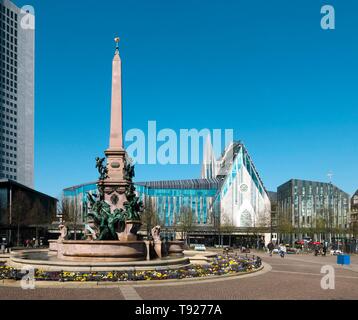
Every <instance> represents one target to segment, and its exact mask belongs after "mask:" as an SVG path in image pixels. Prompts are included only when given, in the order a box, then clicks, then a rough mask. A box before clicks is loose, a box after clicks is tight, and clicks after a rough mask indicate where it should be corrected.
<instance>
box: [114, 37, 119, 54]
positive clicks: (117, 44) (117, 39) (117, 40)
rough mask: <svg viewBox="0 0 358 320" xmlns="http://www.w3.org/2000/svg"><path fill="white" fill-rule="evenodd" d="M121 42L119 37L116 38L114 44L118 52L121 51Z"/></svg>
mask: <svg viewBox="0 0 358 320" xmlns="http://www.w3.org/2000/svg"><path fill="white" fill-rule="evenodd" d="M119 41H120V39H119V37H115V38H114V42H115V43H116V51H119Z"/></svg>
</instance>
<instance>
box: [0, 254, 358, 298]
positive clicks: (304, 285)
mask: <svg viewBox="0 0 358 320" xmlns="http://www.w3.org/2000/svg"><path fill="white" fill-rule="evenodd" d="M261 257H262V259H263V261H264V262H266V263H268V264H270V265H271V266H272V270H271V271H270V272H267V273H264V274H259V275H257V276H252V277H248V278H240V277H237V278H229V279H227V280H224V281H223V280H221V281H216V282H206V283H200V281H197V282H195V283H190V284H189V283H183V284H182V283H180V282H179V283H178V282H176V283H174V284H168V285H160V286H154V285H148V283H147V282H146V283H145V284H142V283H139V284H134V285H126V286H122V287H121V286H117V287H108V288H58V287H53V288H37V289H35V290H22V289H20V288H14V287H3V286H1V285H0V299H2V300H4V299H71V300H72V299H84V300H88V299H96V300H98V299H143V300H170V299H173V300H194V299H198V300H201V299H203V300H210V299H235V300H236V299H239V300H247V299H309V300H310V299H337V300H340V299H358V257H357V256H354V257H351V262H352V264H351V266H350V267H349V269H348V268H347V267H342V266H339V265H337V264H336V257H332V256H327V257H320V256H318V257H314V256H313V255H288V256H286V257H285V258H280V257H279V256H277V255H276V256H273V257H269V256H268V255H267V254H265V253H263V254H261ZM324 265H332V266H334V270H335V289H334V290H324V289H322V288H321V279H322V277H323V276H324V274H323V273H321V268H322V266H324Z"/></svg>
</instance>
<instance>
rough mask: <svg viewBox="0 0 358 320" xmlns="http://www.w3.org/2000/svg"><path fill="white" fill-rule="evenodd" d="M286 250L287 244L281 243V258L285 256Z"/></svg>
mask: <svg viewBox="0 0 358 320" xmlns="http://www.w3.org/2000/svg"><path fill="white" fill-rule="evenodd" d="M286 251H287V249H286V246H285V245H283V244H281V245H280V256H281V258H284V257H285V254H286Z"/></svg>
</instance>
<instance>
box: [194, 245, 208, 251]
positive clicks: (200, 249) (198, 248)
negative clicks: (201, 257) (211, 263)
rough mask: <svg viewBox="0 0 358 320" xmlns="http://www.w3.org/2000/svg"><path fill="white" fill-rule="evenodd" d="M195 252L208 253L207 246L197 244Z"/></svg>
mask: <svg viewBox="0 0 358 320" xmlns="http://www.w3.org/2000/svg"><path fill="white" fill-rule="evenodd" d="M194 250H195V251H206V248H205V246H204V245H203V244H196V245H195V246H194Z"/></svg>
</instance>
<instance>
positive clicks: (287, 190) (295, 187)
mask: <svg viewBox="0 0 358 320" xmlns="http://www.w3.org/2000/svg"><path fill="white" fill-rule="evenodd" d="M349 201H350V197H349V195H348V194H347V193H345V192H344V191H342V190H340V189H339V188H337V187H336V186H334V185H333V184H331V183H324V182H314V181H306V180H296V179H292V180H290V181H288V182H286V183H284V184H283V185H281V186H279V187H278V188H277V213H278V218H279V222H281V223H282V222H285V223H286V224H287V223H288V224H290V225H291V226H292V227H293V228H295V229H297V230H300V229H308V228H317V227H322V228H325V229H326V230H330V229H331V230H333V229H341V230H345V229H346V230H348V227H349V218H350V217H349Z"/></svg>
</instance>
